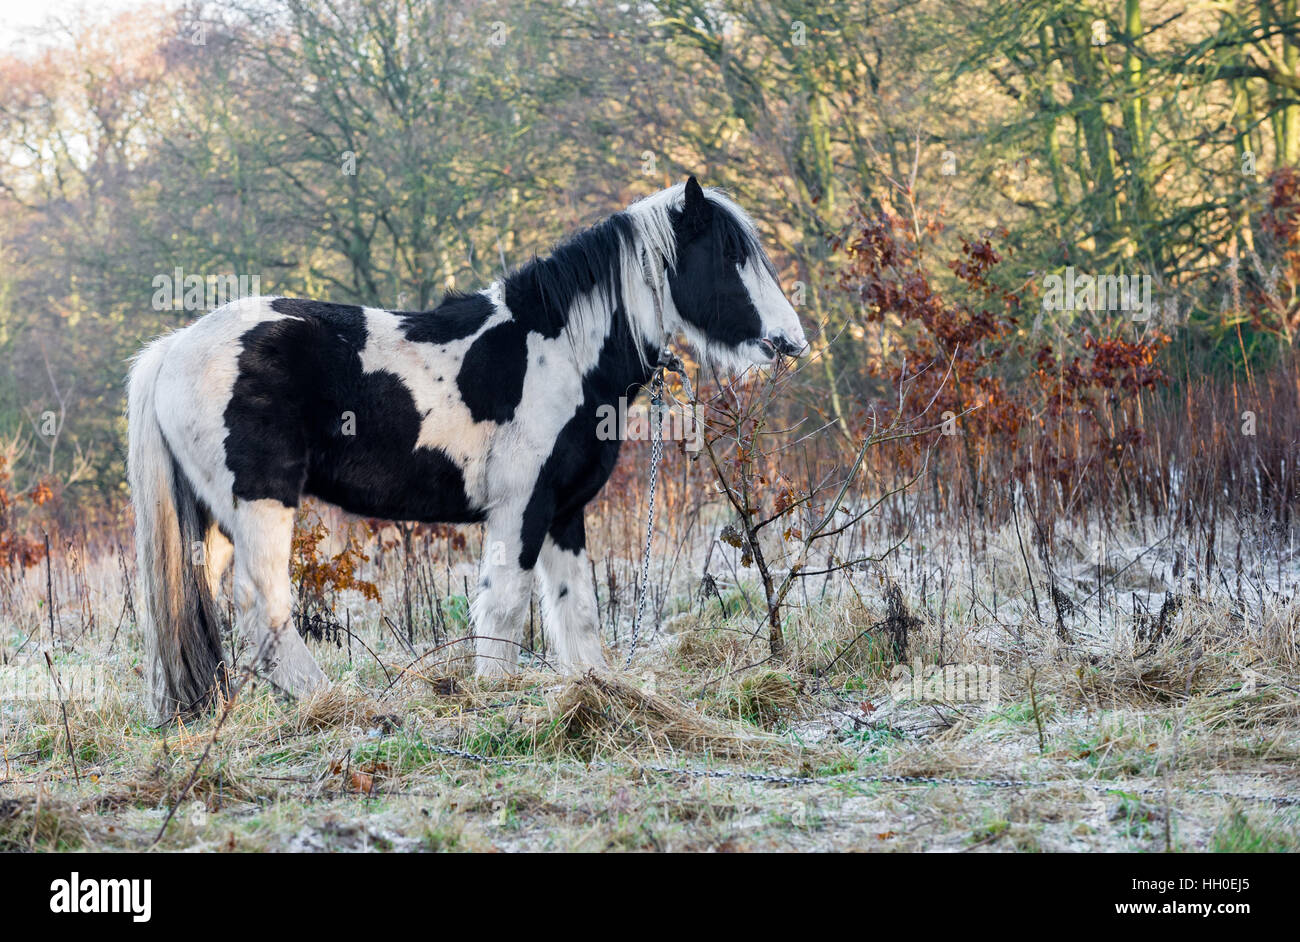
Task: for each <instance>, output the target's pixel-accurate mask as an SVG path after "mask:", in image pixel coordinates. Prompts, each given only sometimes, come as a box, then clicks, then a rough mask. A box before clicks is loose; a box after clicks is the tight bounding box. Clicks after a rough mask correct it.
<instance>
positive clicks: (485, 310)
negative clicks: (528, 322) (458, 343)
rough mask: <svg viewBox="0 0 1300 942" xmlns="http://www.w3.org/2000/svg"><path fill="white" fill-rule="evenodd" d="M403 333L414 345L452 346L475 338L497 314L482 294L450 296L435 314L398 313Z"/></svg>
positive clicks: (431, 312)
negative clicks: (454, 343)
mask: <svg viewBox="0 0 1300 942" xmlns="http://www.w3.org/2000/svg"><path fill="white" fill-rule="evenodd" d="M394 313H396V314H398V316H399V317H401V319H402V333H403V334H405V335H406V339H407V340H410V341H413V342H415V343H439V344H442V343H451V342H452V341H453V340H464V339H465V338H466V337H472V336H474V334H476V333H478V332H479V330H480V329H482V327H483V325H484V324H485V323H487V319H488V318H489V317H491V316H492V315H493V314H494V313H496V308H495V307H494V306H493V304H492V302H491V301H489V300H488V299H487V297H486V296H485V295H482V294H450V295H448V296H447V297H446V298H444V299H443V302H442V303H441V304H439V305H438V306H437V307H436V308H434V309H433V310H432V311H395V312H394Z"/></svg>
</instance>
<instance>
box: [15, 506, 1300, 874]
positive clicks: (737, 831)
mask: <svg viewBox="0 0 1300 942" xmlns="http://www.w3.org/2000/svg"><path fill="white" fill-rule="evenodd" d="M1019 524H1020V526H1019V532H1017V528H1016V526H1015V525H1012V524H1009V525H1007V526H1005V527H1002V528H1001V529H998V530H996V531H991V532H988V533H976V534H969V533H960V532H958V531H957V530H956V529H950V530H948V531H944V530H941V529H938V528H935V530H934V535H933V536H926V535H917V534H913V535H912V536H911V537H910V538H909V539H908V540H907V541H905V542H904V544H903V545H902V546H901V547H900V548H899V550H898V551H897V552H895V553H894V554H892V555H890V556H888V557H887V558H885V559H883V560H882V561H881V562H880V563H878V564H876V565H873V566H871V567H869V568H867V569H864V570H862V571H859V572H856V573H854V574H852V575H851V576H838V577H837V578H836V579H833V580H831V579H820V578H812V579H808V580H805V584H804V585H803V586H801V587H800V590H799V591H798V593H797V594H796V596H795V597H794V602H795V604H794V606H793V607H792V608H791V610H790V611H789V612H788V615H787V621H786V638H787V644H788V647H787V650H786V651H785V653H784V654H783V655H782V656H781V657H780V658H771V657H769V653H768V650H767V645H766V639H765V636H764V634H763V631H762V629H761V628H760V627H759V626H761V624H762V621H763V619H762V617H761V605H762V602H761V593H760V592H759V591H758V590H757V589H756V588H755V585H754V583H753V582H752V580H751V577H750V576H749V574H748V573H747V571H746V570H745V569H744V567H742V566H740V565H739V561H738V560H737V559H736V558H735V557H734V555H732V556H728V555H727V553H728V548H726V547H722V546H720V545H715V547H714V549H713V550H712V551H710V556H709V561H708V563H707V565H708V566H709V567H710V568H711V569H712V570H713V573H712V577H711V579H710V580H709V583H711V584H706V585H704V586H703V587H702V586H701V581H702V580H701V579H700V574H701V572H702V571H704V567H705V565H706V563H705V562H704V560H703V559H697V558H694V557H692V558H691V559H690V560H689V561H684V562H682V563H681V565H680V566H679V567H678V568H677V570H676V571H678V572H680V573H687V572H688V570H689V572H690V573H691V574H690V575H681V576H678V577H675V578H672V579H665V580H662V581H660V582H659V583H657V584H656V588H655V593H656V594H655V602H656V608H657V609H658V610H657V611H655V613H654V614H655V617H654V618H653V625H652V627H651V630H649V631H648V632H647V635H646V638H645V641H644V644H643V645H642V646H641V647H640V648H639V650H638V652H637V654H636V656H635V658H634V660H633V663H632V666H631V668H630V669H629V670H628V671H626V672H623V671H620V670H615V669H612V670H611V671H610V672H608V673H606V674H602V675H590V676H586V677H579V678H561V677H557V676H556V675H555V674H553V673H551V672H548V671H546V670H543V669H541V668H540V667H539V666H538V664H539V663H540V662H539V661H534V660H532V659H530V658H527V657H525V658H524V660H523V662H522V664H521V667H522V668H523V669H522V671H521V673H520V674H519V675H518V676H517V677H515V678H513V679H511V680H509V681H506V682H501V683H496V684H483V683H480V682H478V681H477V680H475V679H474V678H473V677H472V676H471V667H472V659H471V658H469V657H467V654H468V653H469V645H467V644H456V643H448V642H451V641H454V639H455V638H456V637H458V636H460V635H463V634H465V633H467V632H468V629H467V628H466V627H465V626H464V624H463V622H458V621H457V620H456V617H459V616H458V613H460V608H459V607H458V606H457V605H454V604H452V599H451V598H450V596H451V589H454V587H455V585H456V583H457V582H460V581H461V578H460V574H459V572H458V571H456V570H454V569H453V564H452V563H451V562H450V561H447V562H446V572H445V578H444V585H445V586H446V587H447V592H446V596H447V599H446V605H447V607H446V609H445V610H444V611H443V613H442V615H441V616H440V620H439V621H438V625H439V630H440V632H441V633H437V632H433V631H432V630H431V631H430V632H425V633H420V632H412V633H411V634H410V635H409V636H408V634H407V633H406V632H405V631H404V630H401V627H400V626H402V625H403V624H404V622H403V621H402V619H403V617H404V614H403V613H404V611H405V606H404V594H403V578H404V576H407V577H409V571H407V572H404V571H403V569H402V566H401V564H400V560H399V559H397V558H396V557H395V556H394V555H393V554H391V553H390V554H386V555H377V556H376V558H375V560H374V561H372V563H371V566H372V567H373V568H374V570H375V571H374V573H373V575H374V576H375V578H376V579H377V580H378V581H379V582H380V583H381V586H382V588H383V592H382V595H383V599H384V602H382V603H374V602H366V601H364V600H361V599H360V598H351V597H348V598H345V599H343V600H342V601H341V603H340V606H339V608H338V609H337V610H336V611H335V612H334V615H335V616H336V620H337V621H338V622H339V623H341V624H344V625H346V626H348V627H349V628H350V631H351V633H352V634H351V637H349V636H348V635H347V634H346V632H344V633H339V632H333V633H331V632H328V631H327V632H324V633H323V635H322V639H321V640H317V641H313V646H314V649H315V650H316V652H317V654H318V657H319V658H320V659H321V661H322V663H323V665H324V666H325V668H326V670H327V672H328V673H329V674H330V676H331V677H332V678H333V679H334V680H335V681H336V684H335V686H334V687H333V688H332V689H330V690H328V691H325V692H324V693H322V694H321V695H319V696H318V697H316V698H315V699H314V700H312V701H310V702H299V703H288V702H285V701H283V700H282V699H281V698H279V697H278V696H277V695H276V694H275V693H274V692H273V691H271V690H269V689H267V688H266V687H265V685H263V684H262V683H261V682H260V681H258V680H256V679H254V680H253V681H252V682H251V683H250V685H249V686H248V687H246V688H245V690H244V691H243V693H242V694H241V695H240V697H239V698H238V700H237V702H236V703H235V704H234V705H233V706H232V707H231V708H230V710H229V713H228V715H227V716H226V718H225V721H224V723H223V724H222V725H221V726H220V729H218V728H217V722H216V717H215V716H213V717H205V718H202V719H200V720H197V721H194V722H192V723H189V724H180V725H174V726H172V727H169V728H166V729H152V728H150V727H149V726H147V725H146V724H145V722H144V717H145V710H144V708H143V694H144V689H143V688H144V683H143V678H142V676H141V669H140V657H141V652H140V648H139V638H138V635H137V633H136V631H135V627H134V623H133V620H132V610H131V602H130V600H129V598H127V595H126V592H125V589H124V586H125V578H124V573H125V572H126V567H123V566H122V565H121V564H120V560H119V559H118V558H117V556H116V553H115V552H112V551H105V552H102V553H98V554H92V555H91V556H90V557H89V558H84V559H82V558H78V557H77V556H76V554H75V553H74V554H69V555H67V556H63V557H58V558H57V560H56V564H55V567H54V571H53V572H52V574H51V583H52V587H53V590H54V591H53V593H52V595H53V603H54V604H53V616H51V606H50V605H49V604H48V601H47V600H48V598H49V595H50V593H48V592H47V587H46V582H45V573H44V571H43V570H42V571H39V572H37V571H33V572H31V573H29V578H28V580H27V581H26V582H19V583H16V584H15V585H14V586H13V587H12V591H11V593H10V595H11V601H10V604H9V607H8V610H7V613H6V614H5V615H4V622H3V626H2V629H0V644H2V650H3V653H4V658H3V660H4V664H5V670H6V671H8V672H9V674H8V675H7V676H9V677H10V678H12V677H13V676H15V672H19V671H21V672H26V674H25V675H26V676H29V677H30V675H31V672H32V671H36V670H39V671H45V672H46V673H48V672H49V670H50V668H49V667H47V665H46V661H45V655H46V653H48V654H49V655H50V665H52V667H53V669H54V671H55V672H56V673H57V674H58V675H59V677H60V682H61V686H60V688H59V689H61V690H64V691H65V693H64V694H62V695H61V696H62V700H63V702H62V703H60V702H59V701H58V700H56V699H45V700H41V699H39V698H36V697H33V696H32V695H31V690H30V689H28V690H27V695H26V698H21V697H15V696H13V695H12V693H13V691H9V692H8V693H7V694H6V699H5V700H4V702H3V705H2V707H0V710H2V712H0V735H2V743H0V745H2V747H3V762H4V764H3V768H2V769H0V848H3V849H9V850H21V849H38V850H39V849H53V848H69V849H75V848H85V849H96V850H118V849H120V850H140V849H143V848H147V847H149V846H151V845H152V844H154V843H155V842H156V843H157V845H158V846H159V847H161V848H166V849H172V850H201V851H239V850H295V851H380V850H384V851H389V850H392V851H405V850H491V849H498V850H560V849H562V850H591V851H601V850H719V851H725V850H829V849H854V850H934V851H970V850H978V851H996V850H1001V851H1008V850H1065V851H1108V850H1163V849H1166V848H1169V849H1173V850H1187V851H1201V850H1223V851H1241V850H1294V849H1298V848H1300V809H1298V808H1297V805H1296V804H1295V802H1296V800H1297V799H1298V798H1300V772H1298V771H1297V769H1298V768H1300V763H1298V760H1300V697H1298V687H1300V676H1298V673H1300V672H1298V671H1297V650H1298V649H1297V643H1298V642H1300V604H1297V602H1296V601H1295V599H1296V594H1297V593H1296V585H1297V582H1298V581H1300V565H1298V564H1297V554H1295V553H1294V552H1292V550H1291V547H1290V544H1289V542H1288V540H1284V539H1283V538H1282V537H1281V536H1279V535H1278V534H1271V533H1268V532H1257V531H1252V530H1251V529H1250V527H1249V526H1242V527H1241V528H1240V540H1239V541H1236V537H1226V536H1221V538H1220V540H1219V542H1218V545H1217V547H1216V550H1215V552H1209V553H1207V550H1206V547H1204V546H1197V545H1191V544H1188V543H1185V542H1181V541H1179V540H1178V539H1175V538H1172V537H1163V536H1162V535H1161V534H1159V533H1158V532H1155V529H1154V528H1151V529H1149V530H1148V531H1147V533H1146V534H1145V536H1144V534H1143V532H1142V528H1135V529H1131V530H1125V531H1118V530H1116V529H1113V528H1107V529H1106V530H1105V531H1104V532H1103V531H1093V530H1089V529H1087V528H1083V527H1079V528H1075V529H1070V528H1063V527H1058V531H1057V532H1056V533H1055V534H1054V538H1053V539H1052V541H1051V545H1052V552H1051V553H1047V552H1045V551H1044V550H1043V549H1042V542H1041V541H1038V540H1036V539H1034V538H1033V535H1032V533H1030V532H1027V531H1028V530H1029V529H1030V528H1031V527H1032V524H1029V523H1028V522H1027V521H1025V520H1021V521H1019ZM1234 541H1236V542H1235V544H1234ZM891 542H897V539H896V538H893V539H892V541H891V540H890V539H882V540H881V541H880V544H881V546H885V545H886V544H890V543H891ZM597 558H600V556H599V555H597ZM626 569H627V571H628V572H631V571H633V570H634V567H633V566H631V565H629V566H627V567H626ZM595 577H596V574H595V573H593V578H595ZM631 581H632V580H631V579H630V578H622V579H621V580H610V581H609V583H608V584H607V585H605V586H602V594H601V603H602V612H603V618H605V619H606V620H607V621H608V622H609V625H608V637H607V641H609V642H610V643H611V646H612V645H613V642H614V637H615V630H616V629H617V633H618V638H619V642H620V644H619V646H618V648H617V650H616V651H613V652H612V653H613V656H612V657H611V664H616V665H621V664H622V659H623V655H624V653H625V651H626V646H625V642H626V638H627V630H628V627H629V625H628V623H627V621H628V614H629V613H630V612H631V610H632V609H633V605H632V604H631V595H630V592H628V589H627V587H628V586H630V584H631ZM408 584H409V583H408ZM611 587H612V588H611ZM702 588H703V589H704V591H701V589H702ZM617 593H622V594H621V595H618V594H617ZM612 601H617V602H618V603H619V604H618V606H617V607H615V606H614V605H613V604H611V602H612ZM755 609H758V610H759V617H755V614H754V610H755ZM533 637H535V639H536V641H537V643H538V645H539V653H544V650H543V649H541V648H540V645H541V639H540V633H538V634H536V635H534V636H533ZM96 670H98V671H99V672H100V673H99V674H96V673H95V672H96ZM87 675H90V676H97V677H100V678H101V679H102V686H101V687H100V688H99V689H98V690H96V691H94V692H95V693H96V694H97V696H96V697H95V699H93V700H91V701H87V700H85V699H81V691H83V690H84V688H81V687H78V688H77V689H76V691H73V690H72V689H71V687H72V685H73V682H74V681H76V680H78V679H79V678H83V677H85V676H87ZM92 689H93V688H92ZM205 754H206V755H205ZM936 779H937V780H939V781H935V780H936ZM169 816H170V817H169ZM164 825H165V826H164Z"/></svg>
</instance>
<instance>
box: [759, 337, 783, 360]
mask: <svg viewBox="0 0 1300 942" xmlns="http://www.w3.org/2000/svg"><path fill="white" fill-rule="evenodd" d="M779 342H780V341H778V342H777V343H773V342H772V341H771V340H769V339H768V338H766V337H763V338H762V339H761V340H759V341H758V345H759V346H760V347H762V348H763V352H764V353H765V354H767V355H768V356H769V357H774V356H776V351H777V349H778V344H779Z"/></svg>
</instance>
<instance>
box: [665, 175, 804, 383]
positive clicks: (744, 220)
mask: <svg viewBox="0 0 1300 942" xmlns="http://www.w3.org/2000/svg"><path fill="white" fill-rule="evenodd" d="M674 189H677V188H674ZM681 193H682V200H681V204H680V207H677V206H674V207H672V208H670V209H669V218H670V220H671V222H672V228H673V235H674V236H675V238H676V243H677V245H676V260H675V262H674V263H673V264H672V265H671V266H670V267H669V269H668V271H667V281H668V289H669V290H668V292H667V294H668V296H669V297H668V298H666V299H665V304H664V325H663V326H664V328H665V329H666V330H668V331H669V332H677V331H680V332H681V333H683V334H685V336H686V338H687V340H689V341H690V343H691V344H692V346H694V347H695V349H696V350H697V351H698V352H699V354H700V355H701V356H702V357H704V358H706V359H708V360H710V361H711V362H712V363H714V364H715V365H716V366H718V367H720V368H722V369H724V370H732V371H735V372H742V371H743V370H745V369H747V368H748V367H750V366H755V365H758V366H771V365H774V364H775V363H776V362H777V360H779V359H780V358H781V357H782V356H799V355H800V354H801V353H803V352H804V351H805V350H806V349H807V348H808V343H807V341H806V340H805V339H804V333H803V327H801V326H800V324H799V317H798V315H797V314H795V310H794V307H793V306H791V304H790V302H789V301H788V300H786V297H785V294H784V293H783V292H782V291H781V285H780V284H779V282H778V281H777V274H776V268H775V267H774V266H773V265H772V262H771V260H770V259H769V258H768V257H767V253H766V252H764V251H763V247H762V245H760V244H759V241H758V233H757V232H756V231H755V229H754V224H753V223H752V222H751V221H750V219H749V217H748V216H746V215H745V213H744V212H743V211H742V210H741V209H740V208H739V207H738V206H736V204H735V203H733V202H732V201H731V200H729V199H727V198H726V197H725V196H723V195H722V194H721V193H718V192H717V191H713V190H710V191H709V192H708V193H706V192H705V191H704V190H703V189H701V188H700V185H699V183H697V182H696V180H695V178H694V177H691V178H690V179H689V180H687V181H686V185H685V187H683V188H681Z"/></svg>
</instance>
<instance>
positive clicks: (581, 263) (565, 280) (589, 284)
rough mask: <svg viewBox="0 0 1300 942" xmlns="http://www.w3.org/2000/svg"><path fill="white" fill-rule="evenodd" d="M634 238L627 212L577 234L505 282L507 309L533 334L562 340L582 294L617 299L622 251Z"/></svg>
mask: <svg viewBox="0 0 1300 942" xmlns="http://www.w3.org/2000/svg"><path fill="white" fill-rule="evenodd" d="M633 235H634V230H633V227H632V220H631V219H630V218H628V215H627V214H626V213H615V214H614V215H613V216H610V217H609V218H608V219H605V220H603V221H602V222H599V223H597V224H596V225H594V226H592V227H591V228H590V229H586V230H584V231H582V232H580V233H578V234H577V235H576V236H574V237H573V238H572V239H569V240H568V241H567V242H563V243H561V244H560V245H558V246H556V248H555V251H553V252H552V253H551V254H550V255H549V256H547V257H546V258H534V259H533V260H532V261H531V262H529V263H528V264H527V265H525V266H523V267H522V268H520V269H519V270H518V271H516V272H514V273H513V274H511V275H509V276H507V277H506V279H505V302H506V306H507V307H509V308H510V312H511V314H513V315H514V318H515V320H517V321H518V322H519V323H521V324H523V325H524V326H526V327H527V328H528V329H529V330H531V331H535V332H537V333H539V334H541V335H542V336H543V337H546V338H548V339H549V338H554V337H558V336H559V335H560V331H562V330H564V325H565V324H566V323H567V322H568V317H569V309H570V308H571V307H572V306H573V302H574V300H575V299H577V298H578V297H579V296H580V295H583V294H586V293H588V292H591V291H598V292H601V293H602V294H603V296H604V297H605V298H607V299H609V300H611V301H612V300H613V299H614V298H615V297H617V294H618V278H619V272H620V266H619V255H620V251H621V248H622V245H623V243H624V242H627V243H628V244H632V241H633ZM611 306H612V305H611Z"/></svg>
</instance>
